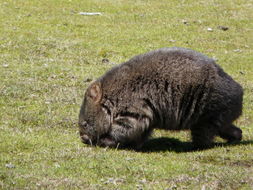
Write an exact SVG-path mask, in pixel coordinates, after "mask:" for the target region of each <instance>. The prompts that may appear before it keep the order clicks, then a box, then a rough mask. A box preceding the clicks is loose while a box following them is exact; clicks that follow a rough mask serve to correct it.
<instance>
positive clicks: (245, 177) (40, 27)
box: [0, 0, 253, 190]
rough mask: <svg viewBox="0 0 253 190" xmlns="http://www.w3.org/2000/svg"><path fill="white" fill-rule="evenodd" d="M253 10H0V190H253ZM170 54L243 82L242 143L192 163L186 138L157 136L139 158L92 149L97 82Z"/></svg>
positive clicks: (47, 4)
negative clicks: (87, 103)
mask: <svg viewBox="0 0 253 190" xmlns="http://www.w3.org/2000/svg"><path fill="white" fill-rule="evenodd" d="M252 8H253V2H252V1H246V0H238V1H232V0H224V1H218V0H211V1H204V0H195V1H193V0H189V1H176V0H172V1H166V0H160V1H156V0H145V1H144V0H137V1H131V0H104V1H99V0H61V1H60V0H44V1H39V0H31V1H22V0H14V1H1V2H0V81H1V82H0V110H1V112H0V189H202V190H204V189H212V190H213V189H243V190H248V189H252V188H253V96H252V93H253V82H252V81H253V56H252V55H253V46H252V44H253V38H252V28H253V23H252V19H253V15H252ZM81 11H88V12H102V15H101V16H82V15H79V14H78V13H79V12H81ZM218 26H227V27H229V29H228V30H227V31H223V30H221V29H218ZM208 28H212V31H208ZM171 46H180V47H188V48H192V49H195V50H197V51H200V52H202V53H204V54H206V55H208V56H209V57H214V58H216V59H217V60H218V61H217V62H218V64H220V65H221V66H222V67H223V68H224V69H225V70H226V72H228V73H229V74H230V75H232V76H233V78H235V79H236V80H237V81H238V82H239V83H241V85H242V86H243V88H244V92H245V94H244V110H243V115H242V116H241V117H240V118H239V119H238V120H237V121H236V122H235V123H236V125H238V126H240V128H241V129H242V130H243V134H244V137H243V140H242V142H241V143H239V144H234V145H229V144H226V143H223V142H222V140H221V139H217V144H216V146H215V147H214V148H212V149H208V150H205V151H195V152H192V151H189V150H190V149H189V147H191V144H190V135H189V133H188V132H180V133H174V132H166V131H159V130H157V131H155V133H154V135H153V138H152V139H151V140H150V141H149V142H148V143H147V144H146V146H145V147H144V149H143V150H142V151H140V152H135V151H132V150H114V149H106V148H99V147H89V146H86V145H83V144H82V143H81V142H80V140H79V136H78V128H77V117H78V112H79V107H80V104H81V101H82V97H83V94H84V91H85V88H86V87H87V85H88V84H89V81H90V80H93V79H95V78H97V77H99V76H100V75H102V74H103V73H104V72H105V71H106V70H108V69H110V68H111V67H112V66H113V65H114V64H113V63H116V64H118V63H120V62H123V61H126V60H128V59H129V58H130V57H132V56H134V55H136V54H139V53H143V52H146V51H149V50H153V49H157V48H160V47H171ZM103 59H108V60H109V63H103V62H102V60H103Z"/></svg>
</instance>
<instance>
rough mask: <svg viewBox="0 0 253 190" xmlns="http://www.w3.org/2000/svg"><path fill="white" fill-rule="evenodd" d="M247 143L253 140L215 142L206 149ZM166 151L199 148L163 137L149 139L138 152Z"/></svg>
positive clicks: (191, 150)
mask: <svg viewBox="0 0 253 190" xmlns="http://www.w3.org/2000/svg"><path fill="white" fill-rule="evenodd" d="M247 144H253V140H249V141H241V142H236V143H214V145H213V146H212V147H210V148H206V149H211V148H214V147H230V146H238V145H247ZM202 150H203V149H202ZM164 151H172V152H177V153H181V152H193V151H199V149H196V148H194V147H193V145H192V143H191V142H182V141H180V140H178V139H175V138H167V137H161V138H154V139H150V140H148V141H147V142H146V143H145V145H144V146H143V147H142V148H141V149H140V150H138V152H164Z"/></svg>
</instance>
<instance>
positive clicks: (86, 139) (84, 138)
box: [81, 134, 92, 144]
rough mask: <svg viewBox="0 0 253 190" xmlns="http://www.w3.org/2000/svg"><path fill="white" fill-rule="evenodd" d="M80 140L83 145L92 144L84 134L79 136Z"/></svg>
mask: <svg viewBox="0 0 253 190" xmlns="http://www.w3.org/2000/svg"><path fill="white" fill-rule="evenodd" d="M81 139H82V142H83V143H85V144H92V142H91V140H90V138H89V137H88V136H87V135H85V134H82V135H81Z"/></svg>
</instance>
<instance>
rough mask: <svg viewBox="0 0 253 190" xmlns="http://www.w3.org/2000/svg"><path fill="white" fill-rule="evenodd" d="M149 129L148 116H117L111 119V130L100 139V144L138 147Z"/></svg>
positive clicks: (150, 129)
mask: <svg viewBox="0 0 253 190" xmlns="http://www.w3.org/2000/svg"><path fill="white" fill-rule="evenodd" d="M151 131H152V128H150V119H149V118H148V117H145V116H139V117H135V116H119V117H117V118H116V119H115V120H114V121H113V124H112V126H111V131H110V132H109V133H108V134H107V135H105V136H104V137H102V138H101V139H100V145H101V146H108V147H117V146H120V147H132V148H140V147H141V146H142V145H143V143H144V142H145V140H146V139H147V137H148V136H149V135H150V133H151Z"/></svg>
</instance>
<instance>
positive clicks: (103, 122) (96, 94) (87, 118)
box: [79, 82, 110, 145]
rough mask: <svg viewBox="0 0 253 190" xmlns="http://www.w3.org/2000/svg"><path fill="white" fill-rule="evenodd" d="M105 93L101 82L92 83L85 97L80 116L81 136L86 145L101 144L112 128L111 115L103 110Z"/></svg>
mask: <svg viewBox="0 0 253 190" xmlns="http://www.w3.org/2000/svg"><path fill="white" fill-rule="evenodd" d="M102 96H103V91H102V88H101V84H100V82H94V83H92V84H91V85H90V86H89V87H88V89H87V91H86V93H85V96H84V100H83V104H82V107H81V110H80V114H79V130H80V136H81V139H82V141H83V143H85V144H90V145H96V144H99V141H100V139H101V138H102V137H103V135H104V134H106V133H107V131H108V130H109V126H110V115H109V114H108V113H107V112H106V110H105V109H104V108H103V106H102V104H101V101H102Z"/></svg>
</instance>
